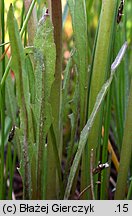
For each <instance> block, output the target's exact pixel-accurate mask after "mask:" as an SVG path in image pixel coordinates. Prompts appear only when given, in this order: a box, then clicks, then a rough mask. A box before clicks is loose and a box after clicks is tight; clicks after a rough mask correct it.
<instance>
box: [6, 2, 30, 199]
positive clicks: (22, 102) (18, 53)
mask: <svg viewBox="0 0 132 216" xmlns="http://www.w3.org/2000/svg"><path fill="white" fill-rule="evenodd" d="M7 24H8V30H9V38H10V42H11V52H12V68H13V71H14V73H15V78H16V94H17V100H18V106H19V107H20V130H21V133H22V136H21V138H20V140H21V145H22V152H21V154H22V169H23V173H24V174H23V176H22V177H23V182H24V198H25V199H29V198H30V194H31V182H30V168H29V156H28V108H29V103H30V97H29V87H28V76H27V74H26V70H25V55H24V48H23V45H22V42H21V37H20V33H19V28H18V25H17V21H16V19H15V17H14V12H13V6H12V4H11V5H10V8H9V12H8V17H7Z"/></svg>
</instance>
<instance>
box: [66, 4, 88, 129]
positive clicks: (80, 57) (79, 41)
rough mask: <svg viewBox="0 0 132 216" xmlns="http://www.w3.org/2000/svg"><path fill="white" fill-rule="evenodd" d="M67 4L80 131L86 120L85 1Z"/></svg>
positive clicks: (86, 47) (86, 43) (86, 38)
mask: <svg viewBox="0 0 132 216" xmlns="http://www.w3.org/2000/svg"><path fill="white" fill-rule="evenodd" d="M68 4H69V7H70V12H71V16H72V25H73V31H74V38H75V47H76V50H77V61H76V62H77V68H78V73H79V92H80V121H81V123H80V125H81V129H82V127H83V126H84V124H85V120H86V107H87V93H88V37H87V15H86V5H85V0H78V1H73V0H68ZM82 23H83V24H82Z"/></svg>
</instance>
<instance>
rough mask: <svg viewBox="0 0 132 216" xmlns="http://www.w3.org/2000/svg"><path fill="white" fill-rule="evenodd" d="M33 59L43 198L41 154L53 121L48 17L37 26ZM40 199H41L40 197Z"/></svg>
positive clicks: (53, 52) (52, 63)
mask: <svg viewBox="0 0 132 216" xmlns="http://www.w3.org/2000/svg"><path fill="white" fill-rule="evenodd" d="M34 49H35V50H34V52H35V54H34V59H35V92H36V95H35V106H34V116H35V119H36V125H37V138H36V142H37V146H38V191H39V195H38V196H39V198H40V197H41V196H43V192H42V188H43V186H42V184H43V183H42V177H43V170H44V167H43V166H44V164H43V155H44V154H43V152H44V146H45V140H46V136H47V133H48V130H49V128H50V126H51V123H52V121H53V118H52V109H51V104H50V94H51V87H52V84H53V81H54V72H55V59H56V49H55V44H54V39H53V26H52V24H51V21H50V17H46V19H45V21H43V22H42V23H41V24H39V25H38V29H37V33H36V36H35V40H34ZM41 198H42V197H41Z"/></svg>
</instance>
